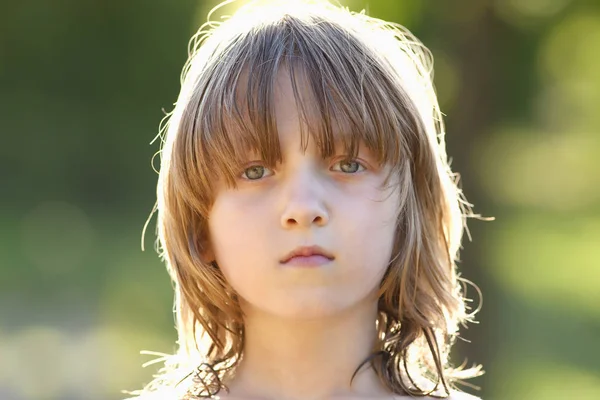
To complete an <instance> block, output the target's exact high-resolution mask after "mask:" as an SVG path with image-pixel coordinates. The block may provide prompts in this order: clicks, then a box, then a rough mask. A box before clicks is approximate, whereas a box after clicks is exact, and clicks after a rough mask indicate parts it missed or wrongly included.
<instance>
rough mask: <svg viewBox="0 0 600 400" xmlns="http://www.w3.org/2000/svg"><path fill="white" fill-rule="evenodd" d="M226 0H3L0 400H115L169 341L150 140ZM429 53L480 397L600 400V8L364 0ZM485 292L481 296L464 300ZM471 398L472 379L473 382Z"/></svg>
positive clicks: (486, 0)
mask: <svg viewBox="0 0 600 400" xmlns="http://www.w3.org/2000/svg"><path fill="white" fill-rule="evenodd" d="M216 3H217V2H215V1H212V0H206V1H197V0H196V1H191V0H177V1H174V0H171V1H167V0H131V1H116V0H54V1H41V0H23V1H20V2H9V1H3V3H2V7H1V10H2V11H1V12H0V132H1V138H2V145H1V146H0V155H1V157H0V167H1V168H0V183H1V185H0V193H1V197H0V205H1V211H0V255H1V258H0V260H1V261H0V262H1V264H0V273H1V279H0V398H1V399H5V400H20V399H119V398H122V397H123V396H122V395H121V394H120V390H122V389H136V388H139V387H140V386H141V385H142V384H143V383H144V382H147V381H148V380H149V378H150V375H151V374H152V372H153V371H155V369H153V368H152V367H150V368H146V369H142V368H141V364H142V363H143V362H145V361H148V360H149V359H150V358H151V357H149V356H143V355H140V354H139V351H140V350H142V349H151V350H155V351H162V352H167V353H168V352H172V351H173V350H174V349H175V348H174V341H175V330H174V329H173V315H172V300H173V295H172V289H171V284H170V282H169V279H168V276H167V273H166V271H165V269H164V266H163V265H162V264H161V263H160V262H159V260H158V257H157V255H156V253H155V252H154V250H153V242H154V239H155V238H154V235H153V231H154V226H155V220H152V222H151V225H150V226H151V228H150V230H149V235H147V237H146V248H147V250H146V251H145V252H142V251H141V249H140V242H141V233H142V228H143V225H144V222H145V221H146V218H147V217H148V216H149V214H150V211H151V209H152V206H153V204H154V200H155V192H154V191H155V184H156V178H157V176H156V174H155V172H153V170H152V168H151V157H152V155H153V154H154V153H155V152H156V151H157V150H158V147H157V145H156V144H154V145H150V141H151V140H152V139H153V138H154V136H155V135H156V134H157V131H158V124H159V122H160V120H161V118H162V117H163V115H164V113H163V111H162V109H165V110H167V111H170V110H171V108H172V104H173V103H174V101H175V99H176V96H177V93H178V90H179V74H180V70H181V68H182V66H183V63H184V62H185V60H186V56H187V42H188V39H189V37H190V36H191V35H192V34H193V33H194V32H195V31H196V29H197V27H198V26H199V25H200V24H201V23H202V22H204V20H205V16H206V13H207V11H208V10H209V9H210V8H212V7H213V6H214V5H215V4H216ZM342 3H343V4H346V5H348V6H349V7H350V8H351V9H352V10H355V11H359V10H361V9H363V8H366V9H367V11H368V13H369V14H370V15H373V16H376V17H380V18H384V19H388V20H393V21H396V22H399V23H401V24H403V25H405V26H407V27H408V28H409V29H410V30H412V31H413V32H414V33H415V34H416V35H417V36H418V37H419V38H420V39H421V40H422V41H423V42H424V43H425V44H426V45H427V46H428V47H429V48H430V49H431V50H432V52H433V54H434V56H435V59H436V64H435V74H436V75H435V83H436V86H437V88H438V93H439V99H440V103H441V107H442V111H443V112H444V113H445V114H446V115H447V119H446V122H447V131H448V136H447V140H448V151H449V154H450V155H451V157H452V159H453V161H452V165H453V168H454V169H456V170H458V171H459V172H460V173H461V174H462V185H463V188H464V190H465V193H466V195H467V197H468V199H469V200H470V201H472V202H474V203H475V211H476V212H479V213H481V214H483V215H485V216H494V217H496V221H495V222H480V221H476V220H471V221H470V225H469V226H470V230H471V233H472V235H473V241H472V242H468V241H466V240H465V244H464V251H463V252H462V262H461V263H460V268H461V269H462V272H463V275H464V276H465V277H467V278H469V279H471V280H473V281H474V282H476V283H477V284H478V285H479V286H480V287H481V288H482V290H483V293H484V303H483V310H482V311H481V313H480V314H479V317H478V319H479V321H480V323H479V324H478V325H470V326H469V329H467V330H464V331H463V336H464V337H465V338H466V339H468V340H470V341H471V342H472V343H470V344H464V343H459V344H458V346H457V349H456V356H457V358H456V360H457V361H459V362H460V361H461V360H462V359H463V358H465V357H466V358H467V359H468V361H469V363H471V362H478V363H483V365H484V367H485V370H486V371H487V373H486V375H484V376H483V377H481V378H478V379H475V380H474V381H473V383H475V384H477V385H480V386H482V390H481V392H479V395H480V396H483V397H484V398H485V399H515V400H518V399H600V361H599V360H600V268H599V262H600V134H599V133H598V130H599V128H600V107H599V106H600V2H599V1H597V0H587V1H585V0H582V1H574V0H523V1H521V0H483V1H482V0H457V1H441V0H438V1H434V0H428V1H419V0H398V1H392V0H388V1H385V0H381V1H377V0H371V1H366V0H352V1H342ZM469 295H470V296H471V297H475V292H474V291H473V290H471V291H470V292H469ZM468 391H471V390H468ZM471 392H473V393H477V392H475V391H471Z"/></svg>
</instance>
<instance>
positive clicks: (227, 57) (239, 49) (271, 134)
mask: <svg viewBox="0 0 600 400" xmlns="http://www.w3.org/2000/svg"><path fill="white" fill-rule="evenodd" d="M212 58H214V59H215V60H216V61H215V62H214V64H213V65H208V66H206V67H205V68H208V69H210V72H209V74H210V75H211V78H210V80H206V81H205V82H200V83H198V84H197V86H196V87H195V88H194V91H195V92H196V93H201V95H200V98H199V99H198V102H197V103H196V102H190V103H188V104H187V106H188V107H191V109H188V110H187V112H185V113H184V115H193V121H194V123H193V124H188V126H190V128H191V132H188V134H190V136H191V137H192V138H193V139H192V140H191V141H187V143H189V145H190V146H189V147H187V151H190V150H191V151H192V152H193V154H192V156H191V157H189V158H188V160H189V161H190V162H193V163H194V164H195V165H187V166H184V168H191V169H192V170H196V171H198V170H199V171H205V173H206V171H208V176H206V178H208V180H209V181H212V182H214V181H216V180H218V179H221V178H225V180H226V182H227V183H228V184H229V185H232V186H235V178H236V175H237V174H239V173H240V170H239V169H240V167H241V165H243V164H244V163H246V162H248V161H249V159H248V157H249V156H250V155H251V154H252V155H256V156H259V157H260V158H261V159H262V160H263V161H264V162H265V163H267V164H268V165H270V166H274V165H276V164H277V163H278V162H281V161H282V152H281V148H280V143H279V136H278V132H277V124H276V119H275V104H274V100H273V99H274V90H276V89H275V81H276V77H277V74H278V73H280V72H282V71H284V70H285V71H286V72H288V73H289V76H290V78H291V83H292V88H293V93H294V98H295V101H296V105H297V108H298V114H299V115H300V119H301V124H300V126H301V131H300V132H299V134H300V135H301V146H302V150H303V151H306V148H307V146H308V139H309V137H310V138H312V140H313V141H314V144H315V145H316V147H317V149H318V151H319V153H320V155H321V157H323V158H327V157H331V156H333V155H334V154H336V152H339V151H341V149H336V143H339V144H340V145H342V146H343V147H344V149H343V150H344V154H346V155H348V156H349V157H355V156H356V155H357V154H358V150H359V148H360V146H361V145H363V146H365V147H366V148H368V149H369V150H370V151H371V152H372V154H373V155H374V156H375V157H376V160H377V161H378V162H379V164H380V166H382V165H390V166H392V167H400V165H401V164H402V165H404V163H402V160H407V159H409V158H410V157H409V155H408V154H407V153H408V148H409V147H410V146H409V145H408V144H407V140H408V139H407V138H408V137H410V136H413V137H416V136H417V135H416V133H415V132H416V131H418V124H419V121H418V120H417V118H415V114H416V112H415V111H414V107H413V106H411V102H410V101H408V100H407V99H408V96H407V95H406V93H404V92H403V91H402V86H401V84H400V83H399V79H398V77H397V76H395V75H394V72H393V69H391V68H389V67H386V65H385V62H384V61H383V60H382V59H381V56H379V55H376V53H375V52H374V51H373V50H371V49H370V48H369V45H367V43H365V42H363V41H361V40H359V39H358V35H357V34H355V33H354V32H352V31H351V30H349V29H348V28H346V27H345V26H344V27H343V26H342V25H340V24H339V23H337V22H335V21H330V20H325V19H323V18H322V17H317V16H311V15H308V16H306V17H304V18H302V17H298V16H291V15H283V16H280V17H279V18H278V19H277V20H275V21H271V22H269V23H267V24H258V25H257V26H254V27H253V28H252V30H251V31H250V32H243V33H238V34H237V35H236V36H234V37H232V39H231V41H230V43H228V44H227V45H226V46H224V48H223V49H222V50H221V52H220V54H215V55H213V57H212ZM202 85H203V87H198V86H202ZM181 133H183V134H184V135H185V132H181ZM395 170H397V168H391V170H390V173H391V172H393V171H395Z"/></svg>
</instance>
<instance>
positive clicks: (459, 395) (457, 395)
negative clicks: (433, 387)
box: [448, 392, 481, 400]
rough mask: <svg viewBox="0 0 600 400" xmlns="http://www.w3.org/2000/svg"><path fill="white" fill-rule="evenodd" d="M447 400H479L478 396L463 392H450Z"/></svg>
mask: <svg viewBox="0 0 600 400" xmlns="http://www.w3.org/2000/svg"><path fill="white" fill-rule="evenodd" d="M448 400H481V399H480V398H479V397H476V396H473V395H471V394H468V393H465V392H452V393H450V397H448Z"/></svg>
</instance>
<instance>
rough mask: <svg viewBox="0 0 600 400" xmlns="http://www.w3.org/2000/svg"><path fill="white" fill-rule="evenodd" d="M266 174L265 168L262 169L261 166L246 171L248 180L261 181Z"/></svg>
mask: <svg viewBox="0 0 600 400" xmlns="http://www.w3.org/2000/svg"><path fill="white" fill-rule="evenodd" d="M264 173H265V167H261V166H260V165H256V166H254V167H250V168H248V169H247V170H246V176H247V177H248V179H260V178H261V177H262V176H263V174H264Z"/></svg>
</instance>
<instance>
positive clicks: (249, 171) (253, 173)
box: [241, 164, 273, 181]
mask: <svg viewBox="0 0 600 400" xmlns="http://www.w3.org/2000/svg"><path fill="white" fill-rule="evenodd" d="M270 175H273V171H271V170H270V169H269V168H267V167H265V166H263V165H258V164H257V165H252V166H250V167H248V168H246V169H244V171H243V172H242V175H241V178H242V179H245V180H249V181H257V180H259V179H262V178H265V177H267V176H270Z"/></svg>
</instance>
